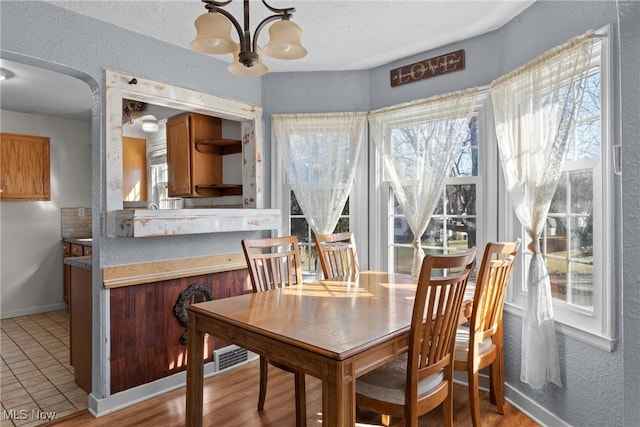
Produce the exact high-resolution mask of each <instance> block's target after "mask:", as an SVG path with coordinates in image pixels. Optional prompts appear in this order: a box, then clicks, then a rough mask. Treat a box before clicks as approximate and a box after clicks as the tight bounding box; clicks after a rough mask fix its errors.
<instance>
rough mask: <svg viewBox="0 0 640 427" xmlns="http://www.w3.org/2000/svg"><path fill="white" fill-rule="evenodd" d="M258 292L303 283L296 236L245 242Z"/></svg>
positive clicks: (243, 244) (243, 247)
mask: <svg viewBox="0 0 640 427" xmlns="http://www.w3.org/2000/svg"><path fill="white" fill-rule="evenodd" d="M242 249H243V251H244V256H245V259H246V260H247V266H248V267H249V274H250V277H251V284H252V285H253V290H254V292H262V291H266V290H270V289H276V288H281V287H284V286H291V285H298V284H301V283H302V268H301V263H300V251H299V248H298V239H297V238H296V237H295V236H284V237H273V238H267V239H244V240H243V241H242Z"/></svg>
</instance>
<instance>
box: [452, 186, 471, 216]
mask: <svg viewBox="0 0 640 427" xmlns="http://www.w3.org/2000/svg"><path fill="white" fill-rule="evenodd" d="M446 193H447V214H449V215H463V214H466V215H475V214H476V186H475V185H474V184H464V185H447V187H446Z"/></svg>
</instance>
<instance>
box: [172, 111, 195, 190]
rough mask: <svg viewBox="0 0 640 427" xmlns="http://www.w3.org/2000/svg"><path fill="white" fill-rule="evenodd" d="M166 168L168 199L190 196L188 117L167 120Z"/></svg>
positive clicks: (184, 115) (185, 115)
mask: <svg viewBox="0 0 640 427" xmlns="http://www.w3.org/2000/svg"><path fill="white" fill-rule="evenodd" d="M167 167H168V169H169V183H168V193H169V197H181V196H189V195H190V194H191V147H190V141H189V115H187V114H183V115H180V116H176V117H172V118H170V119H169V120H167Z"/></svg>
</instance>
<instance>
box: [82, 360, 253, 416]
mask: <svg viewBox="0 0 640 427" xmlns="http://www.w3.org/2000/svg"><path fill="white" fill-rule="evenodd" d="M257 357H258V355H257V354H255V353H252V352H249V360H247V361H246V362H242V363H239V364H238V365H234V366H232V367H230V368H228V369H233V368H234V367H236V366H239V365H242V364H244V363H248V362H250V361H252V360H255V359H256V358H257ZM228 369H225V370H222V371H219V372H216V370H215V366H214V363H213V362H209V363H207V364H205V365H204V377H205V378H208V377H211V376H213V375H217V374H219V373H221V372H225V371H226V370H228ZM186 383H187V372H186V371H182V372H178V373H177V374H173V375H170V376H168V377H164V378H160V379H159V380H156V381H153V382H150V383H147V384H142V385H139V386H137V387H133V388H130V389H127V390H124V391H121V392H119V393H115V394H112V395H111V396H108V397H105V398H103V399H98V398H97V397H96V396H95V395H94V394H93V393H91V394H89V413H91V415H93V416H94V417H96V418H98V417H101V416H103V415H107V414H110V413H112V412H116V411H118V410H120V409H124V408H126V407H128V406H132V405H135V404H136V403H140V402H142V401H144V400H147V399H150V398H152V397H155V396H158V395H160V394H163V393H166V392H168V391H171V390H174V389H176V388H179V387H184V386H185V385H186Z"/></svg>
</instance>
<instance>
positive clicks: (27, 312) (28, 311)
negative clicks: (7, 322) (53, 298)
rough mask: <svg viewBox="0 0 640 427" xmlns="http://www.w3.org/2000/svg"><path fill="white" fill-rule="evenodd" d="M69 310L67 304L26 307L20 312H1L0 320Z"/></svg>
mask: <svg viewBox="0 0 640 427" xmlns="http://www.w3.org/2000/svg"><path fill="white" fill-rule="evenodd" d="M67 308H69V306H68V305H67V303H64V302H63V303H59V304H51V305H41V306H39V307H28V308H22V309H20V310H12V311H3V312H2V313H0V319H10V318H12V317H19V316H30V315H32V314H40V313H48V312H50V311H58V310H66V309H67Z"/></svg>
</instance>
